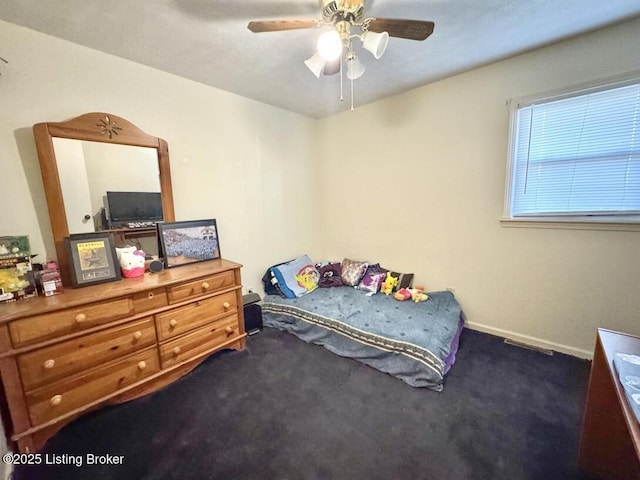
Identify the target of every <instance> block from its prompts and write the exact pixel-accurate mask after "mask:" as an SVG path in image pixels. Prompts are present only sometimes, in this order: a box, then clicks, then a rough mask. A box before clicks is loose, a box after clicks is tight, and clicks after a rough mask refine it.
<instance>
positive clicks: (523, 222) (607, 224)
mask: <svg viewBox="0 0 640 480" xmlns="http://www.w3.org/2000/svg"><path fill="white" fill-rule="evenodd" d="M500 224H501V225H502V226H503V227H509V228H559V229H567V230H610V231H617V232H640V222H638V221H629V222H621V221H612V220H589V221H584V220H571V219H553V220H552V219H549V218H526V219H525V218H504V217H503V218H500Z"/></svg>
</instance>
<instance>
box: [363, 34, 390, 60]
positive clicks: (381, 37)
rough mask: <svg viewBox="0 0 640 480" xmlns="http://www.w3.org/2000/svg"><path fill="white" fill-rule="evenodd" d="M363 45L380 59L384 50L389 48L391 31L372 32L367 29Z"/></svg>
mask: <svg viewBox="0 0 640 480" xmlns="http://www.w3.org/2000/svg"><path fill="white" fill-rule="evenodd" d="M361 38H362V47H363V48H364V49H365V50H368V51H370V52H371V53H372V54H373V56H374V57H375V58H376V60H377V59H379V58H380V57H381V56H382V54H383V53H384V51H385V50H386V49H387V44H388V43H389V33H388V32H382V33H377V32H370V31H368V30H367V31H366V32H364V33H363V34H362V37H361Z"/></svg>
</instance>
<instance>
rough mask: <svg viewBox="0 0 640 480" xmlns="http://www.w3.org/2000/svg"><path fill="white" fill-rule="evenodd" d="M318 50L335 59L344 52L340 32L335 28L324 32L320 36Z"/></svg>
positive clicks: (324, 56)
mask: <svg viewBox="0 0 640 480" xmlns="http://www.w3.org/2000/svg"><path fill="white" fill-rule="evenodd" d="M318 52H319V53H320V55H322V57H323V58H324V59H325V60H327V61H329V62H330V61H331V60H335V59H336V58H338V57H339V56H340V54H341V53H342V41H341V40H340V34H339V33H338V32H336V31H335V30H331V31H329V32H324V33H323V34H322V35H320V37H319V38H318Z"/></svg>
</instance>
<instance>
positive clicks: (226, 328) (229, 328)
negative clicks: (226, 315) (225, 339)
mask: <svg viewBox="0 0 640 480" xmlns="http://www.w3.org/2000/svg"><path fill="white" fill-rule="evenodd" d="M224 331H225V332H227V333H233V327H232V326H231V325H227V326H226V327H224Z"/></svg>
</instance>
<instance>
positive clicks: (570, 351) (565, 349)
mask: <svg viewBox="0 0 640 480" xmlns="http://www.w3.org/2000/svg"><path fill="white" fill-rule="evenodd" d="M465 326H466V327H467V328H470V329H471V330H477V331H479V332H484V333H488V334H490V335H496V336H498V337H503V338H508V339H510V340H513V341H515V342H518V343H524V344H527V345H531V346H534V347H538V348H543V349H545V350H553V351H554V352H560V353H566V354H567V355H572V356H574V357H578V358H584V359H586V360H592V359H593V352H590V351H588V350H582V349H580V348H575V347H570V346H569V345H563V344H561V343H555V342H549V341H546V340H542V339H541V338H536V337H531V336H529V335H521V334H519V333H515V332H511V331H509V330H503V329H501V328H495V327H489V326H487V325H482V324H480V323H475V322H465Z"/></svg>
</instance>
